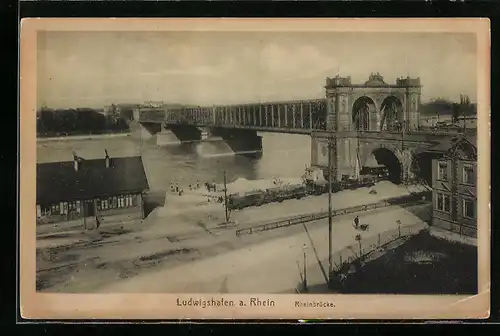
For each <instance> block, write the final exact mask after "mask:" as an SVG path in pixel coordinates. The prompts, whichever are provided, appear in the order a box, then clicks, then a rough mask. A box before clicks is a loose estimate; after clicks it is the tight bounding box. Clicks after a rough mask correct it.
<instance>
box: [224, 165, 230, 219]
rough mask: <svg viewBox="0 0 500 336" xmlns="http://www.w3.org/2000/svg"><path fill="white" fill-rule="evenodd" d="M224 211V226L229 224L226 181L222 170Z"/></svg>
mask: <svg viewBox="0 0 500 336" xmlns="http://www.w3.org/2000/svg"><path fill="white" fill-rule="evenodd" d="M224 209H225V211H226V224H227V223H229V213H228V210H227V180H226V171H225V170H224Z"/></svg>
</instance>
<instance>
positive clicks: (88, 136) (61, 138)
mask: <svg viewBox="0 0 500 336" xmlns="http://www.w3.org/2000/svg"><path fill="white" fill-rule="evenodd" d="M130 135H131V132H123V133H106V134H86V135H67V136H59V137H47V138H45V137H37V138H36V141H37V142H51V141H77V140H99V139H109V138H121V137H128V136H130Z"/></svg>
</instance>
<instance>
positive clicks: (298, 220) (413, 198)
mask: <svg viewBox="0 0 500 336" xmlns="http://www.w3.org/2000/svg"><path fill="white" fill-rule="evenodd" d="M422 196H425V199H430V196H431V192H420V193H414V194H411V195H407V196H401V197H393V198H389V199H386V200H383V201H379V202H376V203H371V204H365V205H357V206H353V207H349V208H345V209H337V210H333V211H332V216H333V217H336V216H341V215H345V214H349V213H355V212H360V211H368V210H374V209H379V208H384V207H388V206H391V205H403V204H405V205H407V206H409V205H416V204H424V203H427V201H426V200H422ZM328 215H329V214H328V212H318V213H313V214H309V215H301V216H297V217H293V218H289V219H284V220H279V221H275V222H271V223H266V224H262V225H257V226H252V227H249V228H244V229H239V230H236V235H237V236H238V237H239V236H243V235H251V234H254V233H258V232H263V231H269V230H274V229H278V228H282V227H288V226H292V225H297V224H303V223H307V222H312V221H315V220H319V219H323V218H328Z"/></svg>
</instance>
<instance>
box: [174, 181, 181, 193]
mask: <svg viewBox="0 0 500 336" xmlns="http://www.w3.org/2000/svg"><path fill="white" fill-rule="evenodd" d="M175 191H176V192H179V191H180V189H179V182H177V183H176V185H175Z"/></svg>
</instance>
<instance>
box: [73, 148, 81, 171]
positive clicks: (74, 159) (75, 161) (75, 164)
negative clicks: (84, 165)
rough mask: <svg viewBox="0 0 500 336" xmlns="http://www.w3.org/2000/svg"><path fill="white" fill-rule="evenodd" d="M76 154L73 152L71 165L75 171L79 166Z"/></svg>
mask: <svg viewBox="0 0 500 336" xmlns="http://www.w3.org/2000/svg"><path fill="white" fill-rule="evenodd" d="M78 159H79V158H78V156H77V155H76V153H75V152H73V167H74V168H75V171H76V172H77V171H78V169H79V168H80V162H79V160H78Z"/></svg>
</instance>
